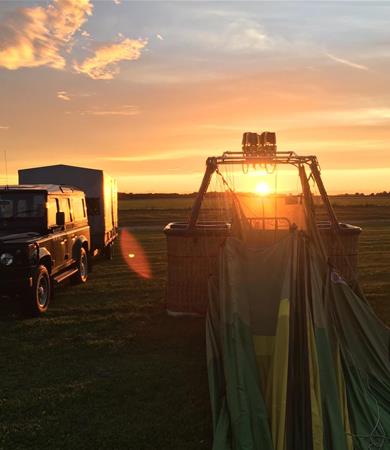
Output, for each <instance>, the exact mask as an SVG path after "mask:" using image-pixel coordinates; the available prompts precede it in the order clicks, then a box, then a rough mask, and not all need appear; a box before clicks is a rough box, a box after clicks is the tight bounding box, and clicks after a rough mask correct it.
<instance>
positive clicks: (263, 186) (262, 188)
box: [256, 181, 271, 197]
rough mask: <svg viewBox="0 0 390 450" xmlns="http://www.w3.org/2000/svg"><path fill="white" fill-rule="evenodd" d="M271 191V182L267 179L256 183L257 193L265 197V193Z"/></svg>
mask: <svg viewBox="0 0 390 450" xmlns="http://www.w3.org/2000/svg"><path fill="white" fill-rule="evenodd" d="M270 192H271V188H270V187H269V184H268V183H266V182H265V181H261V182H260V183H258V184H257V185H256V193H257V194H259V195H261V196H262V197H264V196H265V195H268V194H269V193H270Z"/></svg>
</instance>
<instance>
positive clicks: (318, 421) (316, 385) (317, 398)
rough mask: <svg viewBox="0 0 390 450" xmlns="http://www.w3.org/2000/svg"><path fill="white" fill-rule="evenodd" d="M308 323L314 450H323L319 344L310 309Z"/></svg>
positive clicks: (307, 317) (307, 315) (307, 316)
mask: <svg viewBox="0 0 390 450" xmlns="http://www.w3.org/2000/svg"><path fill="white" fill-rule="evenodd" d="M306 323H307V342H308V350H309V372H310V402H311V421H312V433H313V450H323V449H324V427H323V421H322V406H321V381H320V368H319V365H318V356H317V346H316V342H315V336H314V330H313V321H312V320H311V317H310V311H309V310H308V309H307V314H306Z"/></svg>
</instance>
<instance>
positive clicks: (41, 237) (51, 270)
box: [0, 185, 90, 316]
mask: <svg viewBox="0 0 390 450" xmlns="http://www.w3.org/2000/svg"><path fill="white" fill-rule="evenodd" d="M89 250H90V229H89V225H88V218H87V210H86V203H85V196H84V192H83V191H79V190H76V189H74V188H71V187H65V186H58V185H19V186H6V187H0V296H3V295H6V296H12V297H19V298H20V299H21V301H22V305H23V308H24V309H25V311H26V312H27V313H28V314H30V315H33V316H39V315H40V314H43V313H44V312H46V310H47V308H48V306H49V302H50V299H51V296H52V290H53V285H54V284H55V283H60V282H61V281H63V280H65V279H66V278H69V277H72V279H73V280H74V281H77V282H81V283H85V282H86V281H87V277H88V265H89V264H88V263H89Z"/></svg>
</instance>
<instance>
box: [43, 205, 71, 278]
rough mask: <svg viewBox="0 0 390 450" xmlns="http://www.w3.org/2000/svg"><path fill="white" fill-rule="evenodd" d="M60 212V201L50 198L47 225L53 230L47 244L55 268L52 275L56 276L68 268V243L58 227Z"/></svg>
mask: <svg viewBox="0 0 390 450" xmlns="http://www.w3.org/2000/svg"><path fill="white" fill-rule="evenodd" d="M58 211H60V201H59V199H58V198H56V197H51V196H49V197H48V202H47V225H48V228H49V229H51V230H52V234H50V235H49V238H48V240H47V241H46V243H45V246H46V247H47V249H48V251H49V252H50V254H51V257H52V261H53V267H52V273H53V274H55V273H56V272H58V271H59V270H61V269H63V268H64V267H65V266H66V262H67V261H66V258H65V253H66V249H65V247H66V241H65V240H64V238H65V234H64V232H63V230H62V229H60V228H59V227H58V226H57V217H56V215H57V212H58Z"/></svg>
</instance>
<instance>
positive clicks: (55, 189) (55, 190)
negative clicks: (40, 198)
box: [0, 184, 84, 195]
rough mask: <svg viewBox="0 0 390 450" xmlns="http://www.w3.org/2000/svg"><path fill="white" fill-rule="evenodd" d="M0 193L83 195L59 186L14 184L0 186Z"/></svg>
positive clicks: (71, 188) (81, 192)
mask: <svg viewBox="0 0 390 450" xmlns="http://www.w3.org/2000/svg"><path fill="white" fill-rule="evenodd" d="M0 191H44V192H48V193H49V194H59V195H62V194H70V193H71V194H83V195H84V192H83V191H81V190H80V189H76V188H74V187H72V186H65V185H59V184H14V185H10V186H0Z"/></svg>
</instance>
